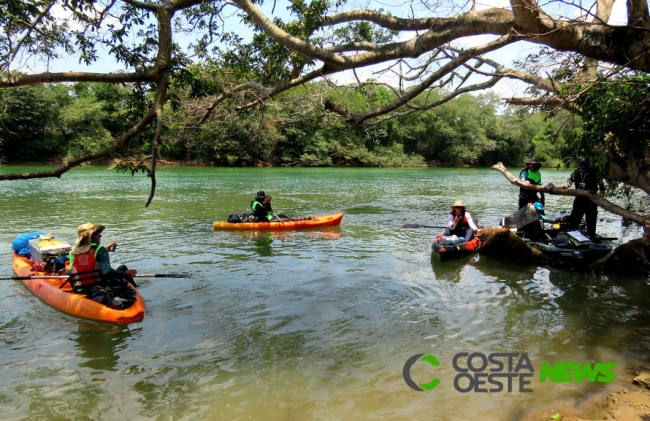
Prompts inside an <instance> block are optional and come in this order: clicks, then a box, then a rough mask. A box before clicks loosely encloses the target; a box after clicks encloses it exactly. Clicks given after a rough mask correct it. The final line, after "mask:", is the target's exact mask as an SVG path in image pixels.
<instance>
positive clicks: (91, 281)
mask: <svg viewBox="0 0 650 421" xmlns="http://www.w3.org/2000/svg"><path fill="white" fill-rule="evenodd" d="M100 247H101V246H98V245H97V244H95V243H93V244H91V245H90V250H88V251H87V252H86V253H81V254H73V253H72V252H70V278H69V280H68V282H70V286H71V287H72V289H73V290H74V291H75V292H79V293H84V292H87V291H88V290H89V289H90V288H91V287H92V286H93V285H96V284H98V283H99V282H102V281H103V280H104V279H103V277H102V270H101V266H100V265H99V262H98V261H97V252H98V251H99V248H100Z"/></svg>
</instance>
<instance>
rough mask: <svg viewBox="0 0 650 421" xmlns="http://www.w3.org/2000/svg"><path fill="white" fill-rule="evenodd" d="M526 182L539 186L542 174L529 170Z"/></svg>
mask: <svg viewBox="0 0 650 421" xmlns="http://www.w3.org/2000/svg"><path fill="white" fill-rule="evenodd" d="M528 181H530V183H531V184H534V185H536V186H537V185H540V184H541V183H542V174H541V173H540V172H539V170H537V171H533V170H531V169H530V168H529V169H528Z"/></svg>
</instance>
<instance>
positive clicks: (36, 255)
mask: <svg viewBox="0 0 650 421" xmlns="http://www.w3.org/2000/svg"><path fill="white" fill-rule="evenodd" d="M70 250H72V247H70V244H68V243H66V242H65V241H60V240H57V239H55V238H53V237H48V238H43V237H39V238H35V239H33V240H29V251H30V253H31V260H32V262H34V263H36V262H42V261H43V260H44V259H45V258H46V257H48V256H52V257H58V256H64V255H66V254H68V252H70Z"/></svg>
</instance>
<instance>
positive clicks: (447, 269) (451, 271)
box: [431, 251, 480, 282]
mask: <svg viewBox="0 0 650 421" xmlns="http://www.w3.org/2000/svg"><path fill="white" fill-rule="evenodd" d="M479 258H480V257H479V255H478V254H472V255H465V256H459V257H457V258H455V259H450V260H446V261H444V262H441V261H440V259H439V258H438V256H436V253H435V252H433V251H432V252H431V268H432V269H433V273H434V274H435V275H436V279H437V280H444V281H450V282H459V281H460V280H461V278H462V270H461V269H462V268H463V267H464V266H465V265H468V264H471V263H472V262H475V261H478V260H479Z"/></svg>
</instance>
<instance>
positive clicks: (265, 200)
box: [251, 190, 273, 221]
mask: <svg viewBox="0 0 650 421" xmlns="http://www.w3.org/2000/svg"><path fill="white" fill-rule="evenodd" d="M271 199H272V197H271V196H269V195H267V194H266V193H264V190H260V191H258V192H257V195H256V196H255V199H254V200H253V201H251V210H252V211H253V215H254V216H255V220H256V221H271V220H273V208H272V207H271Z"/></svg>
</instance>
